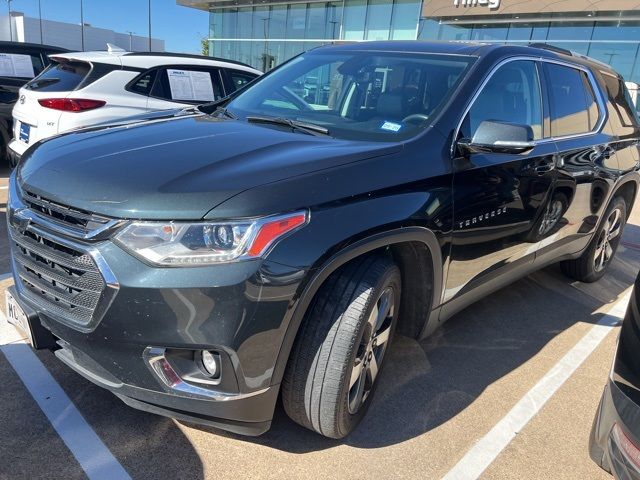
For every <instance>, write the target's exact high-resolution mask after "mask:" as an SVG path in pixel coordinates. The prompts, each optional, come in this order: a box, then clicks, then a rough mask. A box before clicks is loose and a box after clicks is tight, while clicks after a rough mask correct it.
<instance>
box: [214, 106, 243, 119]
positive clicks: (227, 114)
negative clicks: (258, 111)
mask: <svg viewBox="0 0 640 480" xmlns="http://www.w3.org/2000/svg"><path fill="white" fill-rule="evenodd" d="M219 114H222V115H224V116H225V117H227V118H230V119H232V120H235V119H236V118H238V117H236V116H235V115H234V114H233V113H231V112H230V111H229V110H227V109H226V107H218V108H216V109H215V110H214V111H213V112H212V113H210V115H212V116H218V115H219Z"/></svg>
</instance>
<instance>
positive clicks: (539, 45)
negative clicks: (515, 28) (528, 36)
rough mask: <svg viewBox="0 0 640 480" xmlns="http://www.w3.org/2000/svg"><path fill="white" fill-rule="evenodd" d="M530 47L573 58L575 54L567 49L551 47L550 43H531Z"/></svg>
mask: <svg viewBox="0 0 640 480" xmlns="http://www.w3.org/2000/svg"><path fill="white" fill-rule="evenodd" d="M529 46H530V47H533V48H541V49H542V50H549V51H550V52H555V53H560V54H562V55H569V56H570V57H573V52H572V51H571V50H567V49H566V48H561V47H556V46H555V45H549V44H548V43H530V44H529Z"/></svg>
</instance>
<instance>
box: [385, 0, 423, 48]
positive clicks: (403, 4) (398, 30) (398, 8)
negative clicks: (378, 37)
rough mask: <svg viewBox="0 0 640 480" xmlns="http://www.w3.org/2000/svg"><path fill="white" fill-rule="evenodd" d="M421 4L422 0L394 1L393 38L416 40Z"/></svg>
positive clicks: (391, 36)
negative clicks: (420, 0)
mask: <svg viewBox="0 0 640 480" xmlns="http://www.w3.org/2000/svg"><path fill="white" fill-rule="evenodd" d="M421 6H422V4H421V2H417V1H415V0H396V1H395V2H394V3H393V14H392V16H391V35H390V38H391V39H392V40H415V38H416V30H417V29H416V27H417V26H418V21H417V19H418V18H419V16H420V7H421Z"/></svg>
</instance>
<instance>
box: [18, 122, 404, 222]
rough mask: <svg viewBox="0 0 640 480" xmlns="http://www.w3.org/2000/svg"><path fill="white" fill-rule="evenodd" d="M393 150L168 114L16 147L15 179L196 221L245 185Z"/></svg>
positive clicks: (125, 213) (104, 206)
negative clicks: (22, 149)
mask: <svg viewBox="0 0 640 480" xmlns="http://www.w3.org/2000/svg"><path fill="white" fill-rule="evenodd" d="M400 148H402V147H401V145H398V144H382V143H367V142H353V141H346V140H336V139H332V138H328V137H327V138H325V137H315V136H310V135H305V134H300V133H292V132H290V131H286V130H282V129H277V128H270V127H267V126H262V125H255V124H249V123H246V122H244V121H236V120H228V119H218V118H213V117H210V116H207V115H203V114H192V115H188V116H185V115H184V113H183V114H181V115H179V116H175V115H172V114H169V115H163V116H161V117H160V118H156V119H155V120H149V121H146V122H141V123H134V124H127V125H122V124H114V125H112V126H106V127H104V128H101V129H87V130H81V131H76V132H71V133H68V134H64V135H61V136H59V137H55V138H53V139H51V140H49V141H46V142H44V143H42V144H38V145H37V146H34V148H31V149H29V150H28V151H27V152H26V153H25V155H24V157H23V161H22V162H21V163H20V167H19V168H18V172H17V176H18V183H19V186H20V188H23V189H27V190H29V191H30V192H32V193H35V194H38V195H42V196H43V197H46V198H48V199H49V200H53V201H55V202H58V203H62V204H64V205H69V206H73V207H76V208H81V209H84V210H88V211H90V212H95V213H99V214H102V215H106V216H110V217H117V218H139V219H163V220H169V219H172V220H173V219H175V220H196V219H200V218H202V217H204V216H205V215H206V213H207V212H208V211H209V210H211V209H212V208H214V207H216V206H217V205H219V204H220V203H222V202H224V201H225V200H227V199H229V198H231V197H233V196H234V195H237V194H238V193H241V192H243V191H245V190H248V189H251V188H253V187H257V186H260V185H265V184H268V183H272V182H277V181H280V180H284V179H288V178H291V177H295V176H299V175H305V174H309V173H311V172H317V171H320V170H323V169H329V168H334V167H337V166H339V165H344V164H346V163H351V162H356V161H360V160H364V159H367V158H372V157H375V156H381V155H386V154H389V153H392V152H394V151H397V150H399V149H400ZM298 207H299V206H298V205H296V206H292V208H298ZM274 213H277V212H274Z"/></svg>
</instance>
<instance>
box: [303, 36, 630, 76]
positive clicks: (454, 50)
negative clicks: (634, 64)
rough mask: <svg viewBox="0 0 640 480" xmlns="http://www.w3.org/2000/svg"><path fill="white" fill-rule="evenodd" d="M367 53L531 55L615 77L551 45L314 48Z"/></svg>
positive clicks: (400, 43) (409, 43)
mask: <svg viewBox="0 0 640 480" xmlns="http://www.w3.org/2000/svg"><path fill="white" fill-rule="evenodd" d="M327 49H335V50H351V51H353V50H368V51H380V52H408V53H435V54H449V55H472V56H478V57H482V56H486V55H487V54H489V53H491V52H500V53H502V54H504V55H505V56H507V55H532V54H535V55H536V56H540V57H541V58H551V59H561V60H565V61H568V62H573V63H576V64H581V65H588V66H589V67H591V68H594V69H597V70H605V71H607V72H609V73H611V74H614V75H616V76H618V73H617V72H615V71H614V70H613V69H612V68H611V67H610V66H609V65H607V64H605V63H602V62H600V61H598V60H596V59H593V58H590V57H587V56H586V55H581V54H579V53H575V52H571V51H569V50H565V49H563V48H559V47H556V46H554V45H548V44H544V43H532V44H531V45H499V44H494V43H482V42H473V41H468V42H467V41H464V42H462V41H456V42H446V41H441V42H433V41H422V40H387V41H376V42H340V43H334V44H330V45H324V46H321V47H317V49H316V50H321V51H324V50H327Z"/></svg>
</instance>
